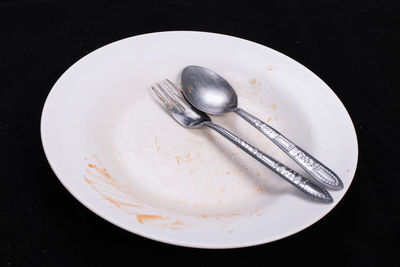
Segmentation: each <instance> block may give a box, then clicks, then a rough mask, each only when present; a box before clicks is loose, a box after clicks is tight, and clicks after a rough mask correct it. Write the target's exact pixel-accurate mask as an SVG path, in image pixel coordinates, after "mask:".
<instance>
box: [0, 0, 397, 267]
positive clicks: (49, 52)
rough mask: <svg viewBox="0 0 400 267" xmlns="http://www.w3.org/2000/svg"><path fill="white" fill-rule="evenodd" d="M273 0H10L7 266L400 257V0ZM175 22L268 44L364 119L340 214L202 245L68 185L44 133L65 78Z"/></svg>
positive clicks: (3, 10) (6, 21)
mask: <svg viewBox="0 0 400 267" xmlns="http://www.w3.org/2000/svg"><path fill="white" fill-rule="evenodd" d="M264 2H268V3H263V4H260V3H251V2H249V1H240V2H237V1H220V2H217V1H216V0H214V1H204V0H201V1H197V3H196V4H194V3H189V2H188V1H183V0H182V1H166V0H165V1H163V0H159V1H154V0H152V1H144V0H142V1H101V0H99V1H93V2H89V1H81V2H79V4H73V3H72V2H68V1H1V3H0V36H1V40H0V68H1V69H0V70H1V71H0V75H1V76H0V94H1V95H0V101H1V105H0V118H1V120H0V145H1V154H2V158H1V160H0V162H1V163H0V164H1V176H0V266H101V265H105V266H120V265H131V266H152V265H153V264H159V265H167V266H169V265H170V264H171V265H172V264H174V265H177V264H178V265H180V264H183V265H185V264H186V265H188V266H192V265H195V266H197V265H200V266H220V265H223V266H226V265H229V266H237V265H252V266H253V265H260V266H275V265H277V264H279V265H278V266H281V265H283V266H288V265H295V264H296V265H300V266H301V265H303V264H305V265H304V266H309V265H310V264H311V265H317V264H318V265H320V266H399V262H400V260H398V257H399V256H400V255H398V254H399V252H400V249H399V236H400V235H399V234H400V227H399V225H400V197H399V195H400V191H399V190H400V186H399V185H400V182H399V180H400V175H399V174H398V173H399V172H398V169H397V167H396V166H397V164H400V163H399V160H398V157H396V156H395V152H396V151H399V141H398V140H399V137H398V136H397V135H396V130H398V129H399V127H398V126H399V121H400V116H399V110H400V108H399V106H400V102H399V100H400V98H399V94H400V93H399V92H400V79H399V77H400V75H399V70H400V67H399V66H400V1H399V0H393V1H345V0H343V1H313V0H298V1H264ZM166 30H198V31H208V32H216V33H223V34H228V35H233V36H238V37H242V38H245V39H248V40H251V41H255V42H258V43H260V44H263V45H266V46H268V47H271V48H273V49H276V50H278V51H280V52H282V53H284V54H286V55H288V56H290V57H292V58H293V59H295V60H297V61H299V62H300V63H302V64H303V65H305V66H306V67H308V68H309V69H311V70H312V71H313V72H314V73H316V74H317V75H318V76H319V77H321V78H322V79H323V80H324V81H325V82H326V83H327V84H328V85H329V86H330V87H331V88H332V90H334V92H335V93H336V94H337V95H338V97H339V98H340V99H341V100H342V102H343V103H344V105H345V106H346V108H347V109H348V112H349V113H350V116H351V117H352V119H353V122H354V125H355V128H356V131H357V136H358V142H359V161H358V168H357V173H356V175H355V178H354V181H353V184H352V185H351V187H350V189H349V191H348V192H347V194H346V195H345V197H344V198H343V199H342V201H341V202H340V203H339V204H338V205H337V206H336V207H335V208H334V209H333V210H332V211H331V212H330V213H329V214H328V215H327V216H325V217H324V218H323V219H322V220H320V221H319V222H317V223H316V224H314V225H312V226H311V227H309V228H307V229H305V230H304V231H302V232H299V233H297V234H295V235H292V236H290V237H287V238H285V239H282V240H279V241H276V242H272V243H269V244H265V245H259V246H255V247H249V248H242V249H233V250H202V249H192V248H184V247H178V246H173V245H168V244H163V243H159V242H156V241H152V240H149V239H145V238H142V237H140V236H137V235H134V234H131V233H129V232H127V231H125V230H122V229H120V228H118V227H116V226H114V225H112V224H110V223H108V222H107V221H105V220H103V219H101V218H100V217H98V216H97V215H95V214H94V213H92V212H91V211H89V210H88V209H86V208H85V207H84V206H83V205H82V204H80V203H79V202H78V201H77V200H76V199H75V198H74V197H72V195H71V194H70V193H68V191H67V190H65V188H64V187H63V186H62V185H61V183H60V182H59V181H58V179H57V178H56V176H55V175H54V173H53V172H52V170H51V169H50V167H49V164H48V162H47V160H46V158H45V155H44V153H43V150H42V144H41V140H40V128H39V122H40V115H41V111H42V107H43V104H44V101H45V99H46V96H47V94H48V93H49V91H50V89H51V88H52V86H53V84H54V83H55V81H56V80H57V79H58V78H59V77H60V75H61V74H62V73H63V72H64V71H65V70H66V69H67V68H68V67H70V66H71V65H72V64H73V63H74V62H76V61H77V60H78V59H80V58H81V57H83V56H85V55H86V54H88V53H90V52H91V51H93V50H95V49H97V48H99V47H101V46H103V45H105V44H108V43H110V42H113V41H117V40H119V39H122V38H125V37H129V36H133V35H138V34H142V33H149V32H157V31H166ZM332 229H333V230H332Z"/></svg>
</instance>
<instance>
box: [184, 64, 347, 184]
mask: <svg viewBox="0 0 400 267" xmlns="http://www.w3.org/2000/svg"><path fill="white" fill-rule="evenodd" d="M181 80H182V87H183V93H184V95H185V97H186V99H187V100H188V101H189V102H190V104H192V105H193V106H194V107H195V108H197V109H199V110H201V111H203V112H205V113H208V114H223V113H227V112H235V113H236V114H237V115H239V116H240V117H242V118H243V119H244V120H246V121H247V122H249V123H250V124H251V125H253V126H254V127H255V128H257V129H258V130H259V131H260V132H262V133H263V134H264V135H265V136H267V137H268V138H269V139H271V140H272V142H274V143H275V144H276V145H277V146H278V147H279V148H280V149H282V150H283V151H284V152H285V153H286V154H287V155H288V156H289V157H290V158H292V159H293V160H294V161H295V162H296V163H297V164H299V165H300V166H301V167H302V168H303V169H304V170H306V171H307V172H308V173H309V174H310V175H311V176H312V177H313V178H314V179H315V180H316V181H317V182H319V183H320V184H321V185H323V186H324V187H326V188H329V189H334V190H339V189H342V188H343V183H342V181H341V180H340V178H339V177H338V176H337V175H336V174H335V173H334V172H333V171H332V170H330V169H329V168H328V167H326V166H325V165H324V164H322V163H321V162H320V161H318V160H317V159H316V158H314V157H313V156H311V155H310V154H309V153H307V152H306V151H304V150H303V149H302V148H300V147H299V146H297V145H295V144H294V143H293V142H292V141H290V140H289V139H287V138H286V137H285V136H283V135H282V134H281V133H279V132H278V131H277V130H275V129H274V128H272V127H271V126H269V125H268V124H267V123H265V122H262V121H261V120H259V119H258V118H256V117H254V116H253V115H251V114H250V113H248V112H246V111H244V110H243V109H241V108H238V107H237V104H238V100H237V95H236V93H235V91H234V89H233V88H232V86H231V85H230V84H229V83H228V82H227V81H226V80H225V79H224V78H222V77H221V76H220V75H218V74H217V73H215V72H214V71H212V70H209V69H206V68H203V67H200V66H187V67H186V68H184V70H183V71H182V77H181Z"/></svg>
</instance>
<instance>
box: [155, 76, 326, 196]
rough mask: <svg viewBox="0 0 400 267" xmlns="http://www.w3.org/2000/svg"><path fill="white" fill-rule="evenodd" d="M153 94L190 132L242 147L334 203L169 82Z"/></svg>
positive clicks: (301, 186)
mask: <svg viewBox="0 0 400 267" xmlns="http://www.w3.org/2000/svg"><path fill="white" fill-rule="evenodd" d="M152 91H153V93H154V95H155V96H157V99H158V100H159V102H160V103H161V104H162V106H163V107H164V108H165V110H166V111H167V112H168V113H169V114H170V115H171V116H172V117H173V118H174V119H175V120H176V121H177V122H178V123H179V124H180V125H182V126H184V127H188V128H198V127H209V128H211V129H213V130H215V131H216V132H218V133H219V134H221V135H222V136H223V137H225V138H227V139H228V140H229V141H231V142H232V143H234V144H235V145H237V146H238V147H240V148H241V149H242V150H244V151H246V152H247V153H248V154H249V155H250V156H252V157H253V158H255V159H256V160H258V161H259V162H261V163H262V164H263V165H264V166H266V167H268V168H269V169H271V170H272V171H274V172H275V173H276V174H278V175H279V176H280V177H282V178H283V179H285V180H286V181H288V182H289V183H291V184H292V185H294V186H295V187H297V188H298V189H300V190H301V191H303V192H304V193H305V194H307V195H308V196H310V197H312V198H313V199H315V200H318V201H320V202H325V203H331V202H332V201H333V199H332V197H331V195H330V194H329V193H328V191H327V190H326V189H324V188H321V187H320V186H318V185H317V184H315V183H313V182H312V181H311V180H309V179H307V178H305V177H303V176H301V175H300V174H298V173H296V172H295V171H293V170H291V169H290V168H288V167H286V166H285V165H283V164H282V163H280V162H279V161H277V160H275V159H273V158H271V157H270V156H268V155H266V154H264V153H263V152H261V151H260V150H258V149H257V148H255V147H254V146H252V145H250V144H248V143H247V142H245V141H244V140H242V139H240V138H239V137H237V136H235V135H234V134H232V133H231V132H229V131H228V130H226V129H224V128H223V127H221V126H219V125H217V124H214V123H213V122H212V121H211V119H210V117H209V116H208V115H207V114H205V113H203V112H201V111H198V110H196V109H194V108H193V107H191V106H190V104H189V103H187V102H186V100H185V99H184V97H183V95H182V93H181V92H180V91H179V90H178V89H177V88H176V86H175V85H174V84H173V83H172V82H170V81H169V80H165V81H162V82H159V83H156V84H155V85H153V86H152Z"/></svg>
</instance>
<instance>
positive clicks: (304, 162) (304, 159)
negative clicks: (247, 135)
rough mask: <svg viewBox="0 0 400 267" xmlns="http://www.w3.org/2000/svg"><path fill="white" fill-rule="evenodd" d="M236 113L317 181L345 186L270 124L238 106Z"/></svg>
mask: <svg viewBox="0 0 400 267" xmlns="http://www.w3.org/2000/svg"><path fill="white" fill-rule="evenodd" d="M235 113H236V114H238V115H239V116H240V117H242V118H243V119H245V120H246V121H247V122H249V123H250V124H251V125H253V126H254V127H256V128H257V129H258V130H259V131H260V132H262V133H263V134H264V135H266V136H267V137H268V138H269V139H271V140H272V142H274V143H275V144H276V145H277V146H278V147H279V148H281V149H282V150H283V151H284V152H285V153H286V154H288V155H289V157H291V158H292V159H293V160H294V161H295V162H296V163H297V164H299V165H300V166H301V167H302V168H303V169H304V170H306V171H307V172H308V173H309V174H310V175H311V176H312V177H313V178H314V179H315V180H316V181H318V182H319V183H321V184H322V185H324V186H326V187H327V188H329V189H335V190H339V189H342V188H343V183H342V181H341V180H340V178H339V177H338V176H337V175H336V174H335V173H334V172H333V171H331V170H330V169H329V168H328V167H326V166H325V165H323V164H322V163H321V162H319V161H318V160H317V159H316V158H314V157H313V156H311V155H310V154H308V153H307V152H306V151H304V150H303V149H301V148H300V147H298V146H296V145H295V144H294V143H293V142H291V141H290V140H289V139H287V138H286V137H284V136H283V135H282V134H280V133H279V132H278V131H277V130H275V129H274V128H272V127H271V126H269V125H268V124H266V123H264V122H262V121H261V120H259V119H257V118H256V117H254V116H253V115H251V114H249V113H247V112H246V111H244V110H243V109H240V108H237V109H236V110H235Z"/></svg>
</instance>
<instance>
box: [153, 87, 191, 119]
mask: <svg viewBox="0 0 400 267" xmlns="http://www.w3.org/2000/svg"><path fill="white" fill-rule="evenodd" d="M151 89H152V91H153V93H154V94H155V96H157V98H158V99H159V100H160V102H161V103H162V104H163V105H164V107H165V108H167V109H168V110H170V111H172V110H173V111H175V112H183V111H184V110H185V107H184V106H183V105H182V104H181V103H182V99H183V97H182V95H181V92H180V90H179V89H178V88H177V87H176V86H175V85H174V84H173V83H172V82H171V81H170V80H168V79H165V80H164V81H161V82H158V83H156V84H155V85H153V86H152V87H151Z"/></svg>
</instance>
